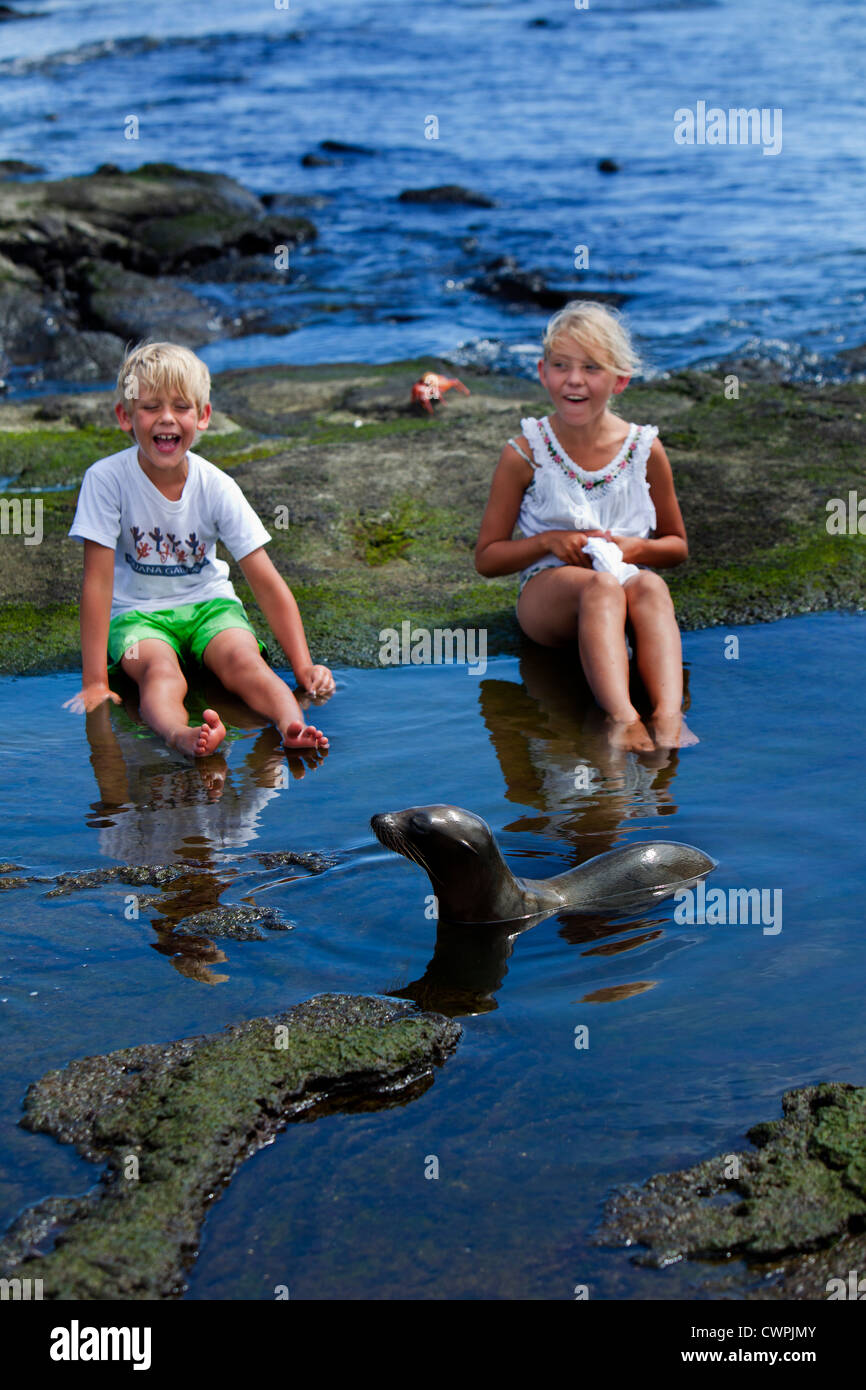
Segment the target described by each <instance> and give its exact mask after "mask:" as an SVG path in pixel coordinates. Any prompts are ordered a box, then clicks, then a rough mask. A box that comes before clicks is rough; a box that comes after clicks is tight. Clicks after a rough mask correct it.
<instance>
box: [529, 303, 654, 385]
mask: <svg viewBox="0 0 866 1390" xmlns="http://www.w3.org/2000/svg"><path fill="white" fill-rule="evenodd" d="M561 338H572V339H574V341H575V342H577V343H579V344H580V346H581V347H582V348H586V349H587V350H588V351H589V352H591V353H592V357H593V360H594V361H596V362H597V363H598V364H599V366H600V367H604V369H605V370H606V371H608V372H615V373H616V375H617V376H633V375H634V373H635V372H636V371H638V370H639V368H640V365H641V361H640V358H639V356H638V354H637V353H636V351H635V349H634V345H633V343H632V340H631V336H630V335H629V331H628V329H627V327H626V325H625V323H624V322H623V320H622V319H621V318H620V316H619V314H618V313H617V312H616V311H615V310H613V309H608V308H606V307H605V306H604V305H603V304H597V303H596V302H595V301H594V300H591V299H573V300H572V301H571V303H570V304H566V306H565V308H564V309H560V310H559V312H558V313H557V314H554V315H553V318H552V319H551V320H550V322H549V323H548V325H547V327H546V329H545V330H544V338H543V340H542V341H543V344H544V356H545V357H549V356H550V352H551V349H552V347H553V345H554V343H556V342H558V341H559V340H560V339H561Z"/></svg>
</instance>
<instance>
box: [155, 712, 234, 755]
mask: <svg viewBox="0 0 866 1390" xmlns="http://www.w3.org/2000/svg"><path fill="white" fill-rule="evenodd" d="M202 718H203V720H204V723H203V724H201V725H200V726H199V727H198V728H193V727H192V726H191V727H190V728H188V729H179V730H178V732H177V733H176V734H175V735H174V737H173V738H171V739H170V740H169V742H170V743H171V745H172V747H174V748H177V749H178V750H179V751H180V752H181V753H186V755H187V757H189V758H206V757H208V756H209V754H211V753H214V752H216V750H217V748H219V746H220V744H221V743H222V741H223V739H224V738H225V736H226V726H225V724H224V723H223V722H222V720H221V719H220V717H219V715H218V714H217V712H216V710H215V709H206V710H205V712H204V714H203V715H202Z"/></svg>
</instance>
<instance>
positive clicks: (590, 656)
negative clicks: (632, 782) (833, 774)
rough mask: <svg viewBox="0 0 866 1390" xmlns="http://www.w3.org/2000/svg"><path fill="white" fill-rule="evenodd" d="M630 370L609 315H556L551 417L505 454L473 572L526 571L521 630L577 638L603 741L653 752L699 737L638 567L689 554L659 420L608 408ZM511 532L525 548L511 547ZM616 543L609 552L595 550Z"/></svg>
mask: <svg viewBox="0 0 866 1390" xmlns="http://www.w3.org/2000/svg"><path fill="white" fill-rule="evenodd" d="M638 365H639V363H638V359H637V357H636V355H635V352H634V349H633V347H632V345H631V342H630V340H629V337H628V334H627V332H626V331H625V328H624V327H623V325H622V323H621V321H620V320H619V319H618V318H617V317H616V316H615V315H614V314H612V313H611V312H610V310H608V309H605V308H603V307H602V306H601V305H600V304H595V303H591V302H584V301H581V300H575V301H573V302H572V303H571V304H567V305H566V307H565V308H564V309H562V310H560V312H559V313H558V314H554V316H553V318H552V319H551V320H550V322H549V324H548V325H547V330H546V332H545V335H544V356H543V358H542V360H541V361H540V362H539V364H538V374H539V376H540V378H541V381H542V384H543V385H544V387H545V388H546V390H547V393H548V395H549V396H550V399H551V401H552V402H553V407H554V410H553V414H552V415H549V416H545V417H544V419H542V420H535V419H531V418H530V419H526V420H523V421H521V426H522V429H523V434H522V435H521V436H520V437H519V438H518V439H510V440H509V441H508V444H507V445H506V446H505V448H504V449H503V451H502V455H501V457H500V460H499V463H498V465H497V468H496V472H495V473H494V475H493V482H492V484H491V488H490V498H489V500H488V503H487V509H486V511H485V513H484V518H483V520H482V522H481V531H480V534H479V537H478V544H477V546H476V549H475V565H476V568H477V569H478V571H479V573H480V574H483V575H487V576H493V575H498V574H513V573H514V571H515V570H521V571H522V573H521V582H520V596H519V598H518V603H517V618H518V621H519V623H520V626H521V628H522V629H523V631H524V632H525V633H526V635H527V636H528V637H531V638H533V640H534V641H536V642H540V643H541V644H542V645H544V646H547V647H557V646H564V645H565V644H566V643H568V642H571V641H573V640H574V638H575V637H577V641H578V648H579V651H580V659H581V663H582V665H583V669H584V672H585V674H586V678H587V680H588V682H589V685H590V688H591V690H592V693H593V695H594V696H595V698H596V700H597V701H598V703H599V704H600V705H601V707H602V709H603V710H604V711H605V713H606V715H607V720H608V725H609V732H610V737H611V739H612V741H613V742H614V743H615V744H616V745H618V746H620V747H624V748H629V749H635V750H643V751H650V750H651V749H652V748H653V747H654V746H656V747H664V748H671V747H683V746H685V745H686V744H690V743H696V742H697V739H696V738H695V736H694V735H693V734H692V733H691V732H690V731H689V730H688V729H687V727H686V725H685V723H684V722H683V718H682V697H683V669H682V647H681V643H680V634H679V629H678V627H677V623H676V617H675V615H674V607H673V603H672V601H671V597H670V594H669V593H668V587H667V585H666V584H665V582H664V580H663V579H662V578H661V577H660V575H657V574H654V573H653V572H652V570H650V569H645V568H642V569H638V568H637V566H649V565H651V566H653V568H654V569H666V568H668V567H670V566H672V565H679V564H682V562H683V560H685V559H686V557H687V555H688V544H687V541H686V531H685V527H684V525H683V519H682V515H681V513H680V508H679V503H678V502H677V497H676V493H675V491H674V483H673V476H672V474H671V466H670V463H669V461H668V457H667V454H666V453H665V451H664V449H663V448H662V446H661V443H660V441H659V440H658V438H657V437H656V436H657V435H658V430H657V429H656V427H655V426H654V425H627V424H625V422H624V421H623V420H621V419H619V417H618V416H616V415H614V414H613V412H612V411H611V409H610V399H611V397H612V396H618V395H619V394H620V393H621V392H622V391H624V390H625V388H626V386H627V385H628V383H629V378H630V377H631V375H632V373H633V372H634V371H635V369H636V368H637V366H638ZM515 523H516V524H517V525H518V527H519V528H520V531H521V532H522V536H523V538H522V539H520V540H512V539H511V536H512V532H513V530H514V526H515ZM611 541H612V542H614V543H615V547H616V549H614V548H613V547H612V546H610V545H609V544H608V545H605V544H604V542H611ZM588 542H591V544H590V545H589V548H588V549H587V545H588ZM591 552H595V555H593V553H591ZM593 563H595V565H596V568H595V569H594V568H593ZM600 565H604V568H603V569H602V568H598V566H600ZM626 621H628V622H629V623H630V625H631V630H632V632H633V634H634V639H635V648H636V659H637V666H638V670H639V672H640V675H641V678H642V680H643V682H644V685H645V686H646V689H647V692H648V694H649V697H650V700H651V702H652V716H651V719H650V721H649V722H650V729H651V731H652V737H651V736H650V732H649V731H648V729H647V728H646V726H645V725H644V724H643V722H642V721H641V719H640V716H639V715H638V712H637V710H636V709H635V707H634V705H633V704H632V702H631V699H630V696H629V666H628V652H627V650H626V643H625V625H626Z"/></svg>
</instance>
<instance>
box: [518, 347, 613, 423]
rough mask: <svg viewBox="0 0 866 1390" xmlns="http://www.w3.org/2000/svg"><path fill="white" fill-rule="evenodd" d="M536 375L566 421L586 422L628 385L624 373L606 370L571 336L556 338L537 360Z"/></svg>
mask: <svg viewBox="0 0 866 1390" xmlns="http://www.w3.org/2000/svg"><path fill="white" fill-rule="evenodd" d="M538 375H539V377H540V378H541V382H542V385H543V386H544V387H545V389H546V391H547V393H548V395H549V396H550V399H551V400H552V402H553V404H554V406H555V407H556V412H557V414H558V415H559V416H560V418H561V419H562V420H564V421H565V422H566V423H567V424H570V425H585V424H589V422H590V421H591V420H594V419H596V418H598V417H600V416H601V415H603V414H604V412H605V410H606V409H607V403H608V401H609V400H610V397H611V396H615V395H619V393H620V391H624V390H625V388H626V386H627V385H628V382H629V378H628V377H627V376H618V375H617V373H616V372H611V371H608V370H607V369H606V368H605V367H602V366H601V365H600V364H599V363H598V362H597V361H596V360H595V358H594V357H593V355H592V351H591V349H590V348H589V347H584V346H583V345H582V344H581V343H578V342H577V341H576V340H575V339H574V338H557V340H556V341H555V342H554V343H552V344H551V347H550V351H549V352H548V354H547V356H546V357H543V358H542V359H541V361H540V362H539V364H538Z"/></svg>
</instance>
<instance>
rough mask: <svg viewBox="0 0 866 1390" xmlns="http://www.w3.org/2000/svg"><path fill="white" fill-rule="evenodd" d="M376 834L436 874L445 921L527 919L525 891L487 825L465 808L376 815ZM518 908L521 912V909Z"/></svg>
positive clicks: (435, 884)
mask: <svg viewBox="0 0 866 1390" xmlns="http://www.w3.org/2000/svg"><path fill="white" fill-rule="evenodd" d="M370 825H371V826H372V828H373V834H374V835H375V836H376V839H377V840H378V841H379V843H380V844H382V845H384V846H385V848H386V849H393V850H395V851H396V852H397V854H402V855H405V857H406V858H407V859H412V860H414V862H415V863H416V864H419V865H420V866H421V868H422V869H424V870H425V872H426V873H427V874H429V876H430V882H431V884H432V885H433V892H434V893H435V895H436V900H437V903H438V915H439V918H440V920H442V921H444V922H478V923H480V922H499V921H507V920H510V919H511V918H513V917H514V916H521V915H525V907H524V905H523V902H522V893H521V889H520V886H519V885H518V883H517V881H516V879H515V878H514V875H513V874H512V872H511V870H510V869H509V868H508V865H507V864H506V863H505V860H504V859H503V858H502V855H501V854H500V852H499V846H498V845H497V843H496V841H495V840H494V838H493V834H492V832H491V830H490V827H489V825H488V824H487V822H486V821H483V820H482V819H481V817H480V816H476V815H475V814H474V813H473V812H472V811H464V810H462V808H461V807H459V806H410V807H409V808H408V810H405V811H388V812H385V813H383V814H381V815H377V816H373V818H372V820H371V821H370ZM515 909H517V910H515Z"/></svg>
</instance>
